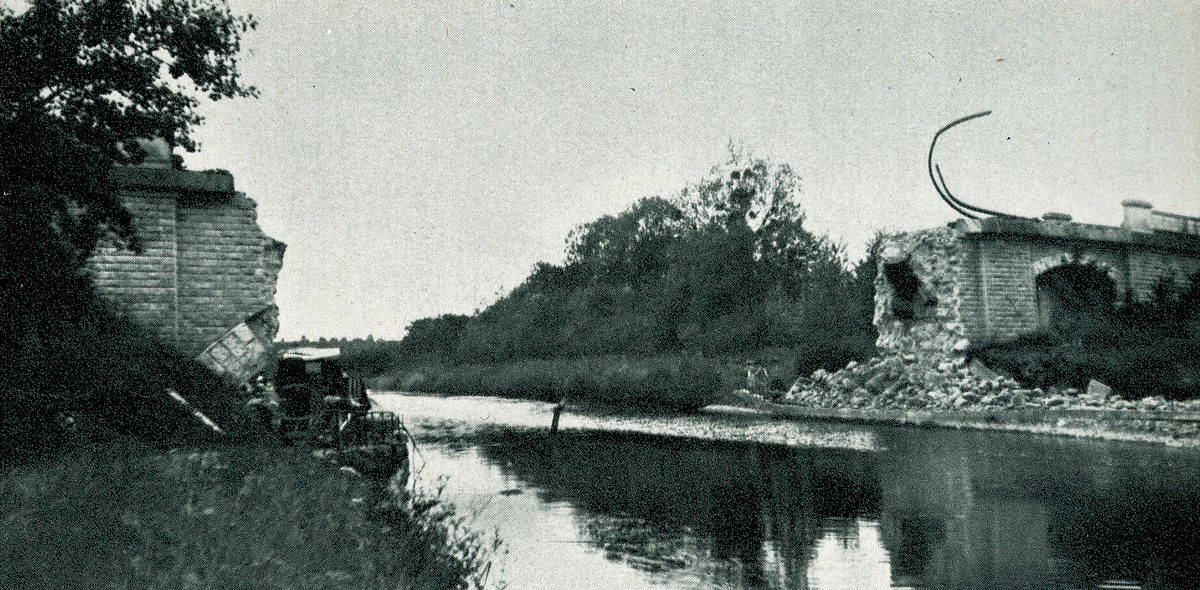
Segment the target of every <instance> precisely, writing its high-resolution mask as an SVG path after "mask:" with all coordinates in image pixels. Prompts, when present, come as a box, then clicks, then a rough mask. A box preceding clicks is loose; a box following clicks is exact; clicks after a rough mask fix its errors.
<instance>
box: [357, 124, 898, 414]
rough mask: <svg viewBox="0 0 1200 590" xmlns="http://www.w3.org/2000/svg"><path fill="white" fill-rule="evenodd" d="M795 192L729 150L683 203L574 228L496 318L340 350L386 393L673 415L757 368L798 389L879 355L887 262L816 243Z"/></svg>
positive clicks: (428, 321)
mask: <svg viewBox="0 0 1200 590" xmlns="http://www.w3.org/2000/svg"><path fill="white" fill-rule="evenodd" d="M799 194H800V179H799V178H798V176H797V175H796V174H795V173H794V172H793V170H792V169H791V167H789V166H788V165H787V164H779V163H774V162H771V161H770V160H766V159H762V158H756V157H754V156H752V155H750V154H748V153H745V152H744V151H743V150H742V149H741V148H738V147H736V146H732V145H731V146H730V151H729V158H728V160H727V161H726V162H724V163H723V164H721V165H719V166H716V167H714V168H713V169H712V171H711V172H710V174H709V175H708V176H706V177H705V178H703V179H702V180H700V181H699V182H696V183H694V184H691V185H689V186H687V187H684V188H683V189H682V190H681V191H680V192H679V193H678V194H676V195H674V196H672V197H670V198H661V197H649V198H645V199H642V200H640V201H638V202H636V203H634V204H633V205H631V206H630V207H629V208H627V209H626V210H624V211H622V212H620V213H618V214H616V215H606V216H604V217H601V218H599V219H597V220H595V221H592V222H590V223H586V224H584V225H582V226H580V227H578V228H577V229H576V230H574V231H573V232H572V233H571V234H570V235H569V236H568V238H567V247H566V259H565V262H564V264H562V265H556V264H548V263H539V264H537V265H536V266H535V268H534V269H533V271H532V273H531V274H530V275H529V277H528V278H527V279H526V280H525V281H524V282H523V283H522V284H521V285H519V286H518V287H517V288H515V289H513V290H512V291H511V292H509V293H507V294H505V295H504V296H502V297H500V299H499V300H498V301H496V302H495V303H493V304H492V305H490V306H488V307H487V308H486V309H484V310H481V311H479V312H477V313H475V314H473V315H470V316H465V315H452V314H451V315H442V316H439V317H433V318H425V319H421V320H417V321H415V322H413V323H412V324H411V325H410V326H409V327H408V333H407V335H406V336H405V338H404V339H403V341H401V342H399V343H363V346H343V348H344V349H345V352H347V353H349V357H350V358H349V359H348V361H349V362H350V363H351V364H357V366H359V367H362V368H364V369H365V372H367V373H368V374H369V375H373V376H375V377H376V378H377V382H378V383H377V385H379V386H380V387H382V388H392V387H396V388H402V389H403V388H410V389H423V390H433V391H441V392H445V393H457V392H466V391H471V392H474V393H498V394H501V395H522V396H534V397H542V398H563V397H566V398H572V399H580V398H585V399H589V400H594V401H606V402H612V401H616V402H619V403H633V404H635V405H639V406H640V405H654V404H656V403H661V404H662V405H667V406H673V407H690V406H695V405H696V404H699V403H701V401H702V400H704V399H706V398H710V397H711V396H713V395H717V394H718V392H721V391H728V390H729V389H731V388H732V386H733V383H732V382H733V381H736V382H738V383H740V384H742V385H744V384H745V372H744V369H743V367H742V365H743V363H744V362H745V361H748V360H750V361H754V362H756V363H758V364H761V365H772V366H774V367H775V369H776V370H774V371H772V375H773V376H775V377H777V378H778V379H780V380H788V379H790V378H794V377H795V376H796V375H797V374H799V373H806V372H810V371H812V370H814V369H817V368H821V367H826V368H835V367H838V366H841V365H844V364H845V363H846V362H847V361H849V360H853V359H860V358H866V357H869V356H871V355H872V354H874V342H875V332H874V328H873V327H872V325H871V320H872V316H873V313H874V280H875V258H874V256H869V257H868V258H867V259H866V260H865V261H863V262H861V263H859V264H857V265H851V264H850V263H849V262H848V261H847V260H846V256H845V253H844V250H843V247H842V246H841V245H839V244H835V243H833V242H831V241H829V240H828V239H827V238H825V237H822V236H818V235H815V234H813V233H812V232H810V231H809V230H808V229H807V228H806V227H805V225H804V221H805V216H804V212H803V210H802V208H801V206H800V201H799ZM367 344H370V345H369V346H368V345H367ZM702 391H703V393H701V392H702ZM710 401H711V400H710Z"/></svg>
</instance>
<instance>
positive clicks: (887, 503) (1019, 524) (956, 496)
mask: <svg viewBox="0 0 1200 590" xmlns="http://www.w3.org/2000/svg"><path fill="white" fill-rule="evenodd" d="M880 435H881V446H882V447H883V448H886V449H887V450H886V451H881V452H878V453H873V454H869V453H862V452H854V451H844V450H834V449H788V448H783V447H769V446H760V445H748V444H732V443H712V442H699V441H686V440H671V439H661V438H650V437H637V436H633V437H630V436H616V435H594V436H573V435H562V434H560V437H559V439H558V440H557V442H551V441H550V439H548V438H547V437H546V436H545V434H544V433H519V434H518V433H503V434H492V435H489V440H488V441H487V443H486V444H482V445H481V448H482V449H483V453H484V455H485V457H486V458H487V459H488V460H489V461H490V462H492V463H494V464H495V465H497V466H499V467H500V468H502V469H504V470H505V471H506V472H508V473H510V474H512V475H515V476H516V477H518V478H520V479H522V480H524V481H526V482H528V483H529V484H531V485H532V486H533V487H536V488H538V489H540V490H542V491H541V492H540V494H541V495H542V496H543V500H545V501H548V502H556V501H567V502H569V503H571V504H572V505H573V506H575V507H577V508H578V510H577V518H578V519H579V526H580V528H581V530H582V532H583V535H582V536H583V538H585V539H587V540H588V541H589V542H590V543H591V544H592V545H593V546H595V547H596V548H597V549H599V550H602V551H604V552H605V553H606V555H607V556H608V557H609V558H610V559H616V560H621V561H623V562H625V563H627V564H629V565H630V566H632V567H637V568H640V569H644V570H647V571H651V572H658V573H656V574H653V575H663V576H675V577H678V576H686V577H688V578H690V579H692V580H697V581H699V582H702V583H703V584H707V585H708V586H709V587H730V588H788V589H798V588H807V587H808V585H809V580H808V575H809V568H810V567H812V566H813V564H814V561H813V558H814V555H815V547H816V546H817V544H818V541H821V540H822V539H825V538H830V539H833V541H834V542H841V543H842V544H843V546H848V545H847V544H854V543H858V542H859V540H858V538H857V535H858V534H859V528H858V525H857V524H856V523H857V522H859V521H861V520H863V519H866V520H869V521H870V520H877V521H878V523H879V525H878V531H879V539H880V540H881V542H882V545H883V547H885V548H886V549H887V552H888V555H889V560H890V574H891V582H892V584H893V585H895V586H913V587H922V588H983V589H986V588H1068V587H1080V588H1083V587H1093V586H1094V585H1095V584H1097V583H1099V582H1102V581H1104V580H1109V579H1129V580H1137V581H1139V582H1140V583H1141V584H1142V587H1143V588H1147V589H1149V588H1180V587H1188V586H1189V585H1190V584H1191V583H1192V580H1196V579H1200V559H1198V558H1197V556H1200V490H1197V488H1196V482H1197V481H1200V457H1198V456H1197V455H1196V454H1195V453H1194V452H1187V451H1177V450H1172V449H1163V448H1159V447H1147V446H1138V445H1128V444H1117V443H1111V442H1100V441H1082V440H1069V439H1056V438H1043V437H1034V436H1028V435H1021V434H1018V435H1008V434H1002V433H994V432H992V433H988V432H951V431H929V430H908V429H881V430H880ZM872 538H873V537H872ZM697 585H701V584H697Z"/></svg>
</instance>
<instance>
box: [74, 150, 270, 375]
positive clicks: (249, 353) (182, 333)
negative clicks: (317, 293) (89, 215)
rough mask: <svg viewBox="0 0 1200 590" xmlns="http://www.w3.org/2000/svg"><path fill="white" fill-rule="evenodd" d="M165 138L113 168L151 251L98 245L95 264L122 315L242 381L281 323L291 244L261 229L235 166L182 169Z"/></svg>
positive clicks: (100, 283)
mask: <svg viewBox="0 0 1200 590" xmlns="http://www.w3.org/2000/svg"><path fill="white" fill-rule="evenodd" d="M151 147H154V146H151ZM158 147H159V150H158V151H157V152H155V151H154V150H153V149H152V150H151V155H150V157H148V158H147V159H146V162H144V163H143V164H142V165H141V166H131V167H122V168H116V169H114V170H113V172H112V176H111V178H112V180H113V181H114V182H115V183H116V184H117V187H118V190H119V194H120V197H121V201H122V203H123V204H124V205H125V207H126V208H128V209H129V211H130V213H132V214H133V218H134V225H135V229H136V231H137V234H138V236H139V239H140V240H141V243H142V245H143V251H142V252H141V253H134V252H131V251H129V250H126V249H122V248H118V247H115V246H110V247H102V248H99V249H98V250H97V252H95V253H94V254H93V255H92V257H91V258H90V259H89V260H88V271H89V273H90V274H91V276H92V279H93V282H94V284H95V286H96V289H97V291H98V292H99V293H100V295H101V296H103V297H104V298H105V299H107V300H108V301H109V302H110V303H111V304H112V305H113V307H114V308H115V310H116V311H117V313H118V314H120V315H123V316H125V317H127V318H129V319H130V320H132V321H134V322H135V323H136V324H138V325H139V326H141V327H142V328H144V329H146V330H148V331H149V332H150V333H151V334H153V335H154V336H156V337H157V338H158V339H159V341H161V342H163V343H166V344H170V345H172V346H174V347H175V348H176V349H177V350H178V351H179V352H181V353H183V354H184V355H186V356H188V357H194V358H198V360H200V361H201V362H203V363H205V364H206V365H208V366H209V367H210V368H211V369H213V370H214V371H215V372H217V373H218V374H221V375H223V376H224V377H226V378H228V379H229V380H230V381H232V382H236V383H240V382H243V381H245V380H246V379H248V378H250V377H252V376H253V375H255V374H257V373H258V372H259V371H261V370H262V369H263V367H264V366H265V363H266V362H267V358H268V355H267V354H266V353H267V351H269V349H270V347H271V342H272V340H273V339H274V337H275V334H276V332H277V330H278V308H276V306H275V283H276V279H277V278H278V275H279V270H280V268H281V267H282V265H283V254H284V251H285V249H286V245H285V244H284V243H283V242H280V241H278V240H275V239H272V238H271V237H269V236H267V235H266V234H264V233H263V231H262V229H261V228H260V227H259V226H258V223H257V211H256V204H255V202H254V201H253V200H251V199H248V198H246V196H245V195H244V194H242V193H239V192H237V191H236V190H234V185H233V176H232V175H230V174H229V173H227V172H191V171H185V170H174V169H172V167H171V165H170V152H169V150H167V149H166V146H165V145H162V146H158ZM164 150H166V151H164Z"/></svg>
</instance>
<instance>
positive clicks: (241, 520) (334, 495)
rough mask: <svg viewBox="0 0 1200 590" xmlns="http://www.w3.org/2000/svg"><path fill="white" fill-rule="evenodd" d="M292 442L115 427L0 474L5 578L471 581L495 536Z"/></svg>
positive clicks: (332, 584)
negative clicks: (397, 497) (135, 432)
mask: <svg viewBox="0 0 1200 590" xmlns="http://www.w3.org/2000/svg"><path fill="white" fill-rule="evenodd" d="M389 497H391V496H390V495H388V494H386V493H385V491H384V490H383V489H382V488H381V487H380V486H378V485H376V484H373V483H372V482H371V481H370V480H369V479H367V478H364V477H362V476H359V475H357V474H354V473H352V472H348V471H345V470H339V469H337V468H336V467H334V466H332V465H331V464H329V463H326V462H323V461H320V460H318V459H316V458H314V457H312V456H311V455H310V454H308V453H306V452H305V451H303V450H300V449H297V448H274V447H250V446H240V447H229V448H224V449H220V450H215V451H207V452H191V453H189V452H178V451H171V452H161V451H158V450H156V449H153V448H151V447H148V446H146V445H145V444H143V443H139V442H134V441H131V440H130V439H120V440H118V441H113V442H108V443H105V444H102V445H95V446H87V447H81V448H76V449H71V450H68V451H66V452H64V453H62V454H60V455H58V456H56V457H54V458H52V459H47V460H43V461H39V462H36V463H27V464H8V465H6V466H5V467H4V469H3V472H2V473H0V514H3V519H4V522H3V525H2V526H0V587H4V588H188V589H205V588H212V589H233V588H328V589H341V588H345V589H350V588H354V589H360V588H421V589H424V588H438V589H443V588H444V589H452V588H474V587H481V586H482V585H483V582H484V579H485V578H486V575H487V551H488V550H489V549H492V548H494V545H492V544H489V543H485V542H484V539H483V538H482V537H481V536H480V535H478V534H476V533H473V532H471V531H469V530H467V529H466V528H464V527H463V526H462V520H461V519H459V518H456V517H455V515H454V511H453V507H452V506H448V505H445V504H441V503H439V502H438V501H437V498H436V497H430V496H429V495H428V494H426V495H418V497H417V498H416V499H415V500H414V502H413V505H414V506H419V507H420V509H414V510H413V511H412V513H411V514H410V513H409V512H407V511H405V510H403V509H401V508H400V507H399V506H397V505H396V504H395V502H389V501H388V498H389Z"/></svg>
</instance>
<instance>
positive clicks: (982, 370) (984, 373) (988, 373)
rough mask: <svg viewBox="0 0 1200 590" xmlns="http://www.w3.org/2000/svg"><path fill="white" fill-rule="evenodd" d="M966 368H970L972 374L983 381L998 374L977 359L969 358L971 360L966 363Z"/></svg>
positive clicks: (992, 378)
mask: <svg viewBox="0 0 1200 590" xmlns="http://www.w3.org/2000/svg"><path fill="white" fill-rule="evenodd" d="M967 368H968V369H970V371H971V374H972V375H974V376H976V377H978V378H980V379H983V380H985V381H992V380H995V379H996V378H997V377H999V376H1000V375H999V374H997V373H996V372H995V371H993V370H991V369H990V368H988V366H987V365H985V364H983V361H981V360H979V359H971V362H970V363H968V364H967Z"/></svg>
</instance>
